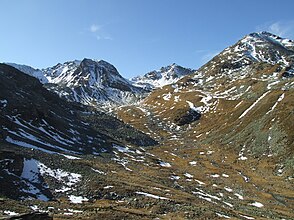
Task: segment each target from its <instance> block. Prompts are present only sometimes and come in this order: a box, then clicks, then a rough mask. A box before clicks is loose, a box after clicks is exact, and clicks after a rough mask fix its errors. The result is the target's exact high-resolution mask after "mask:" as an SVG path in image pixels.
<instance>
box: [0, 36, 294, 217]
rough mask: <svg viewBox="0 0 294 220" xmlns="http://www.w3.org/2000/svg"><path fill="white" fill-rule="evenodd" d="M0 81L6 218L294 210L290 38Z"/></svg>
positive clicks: (17, 73)
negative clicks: (130, 71) (196, 61)
mask: <svg viewBox="0 0 294 220" xmlns="http://www.w3.org/2000/svg"><path fill="white" fill-rule="evenodd" d="M0 78H1V80H0V110H1V112H0V122H1V127H0V145H1V151H0V167H1V170H0V173H1V178H0V186H1V187H0V188H1V191H0V196H1V201H0V202H1V204H2V205H1V206H2V207H1V209H0V211H1V213H0V214H1V215H3V216H4V217H7V216H13V215H16V216H18V217H20V218H21V217H22V216H23V215H28V216H31V217H33V216H38V215H39V216H42V218H47V219H51V218H57V219H58V218H69V217H70V218H77V219H83V218H90V219H97V218H107V219H225V218H232V219H293V218H294V214H293V207H294V194H293V193H294V192H293V187H294V185H293V179H294V134H293V123H292V121H293V120H294V114H293V106H294V101H293V100H294V92H293V91H294V81H293V80H294V42H293V41H292V40H289V39H285V38H281V37H279V36H276V35H274V34H271V33H268V32H259V33H251V34H248V35H246V36H244V37H243V38H242V39H241V40H239V41H238V42H237V43H236V44H234V45H232V46H229V47H227V48H225V49H224V50H223V51H222V52H221V53H219V54H218V55H216V56H215V57H214V58H212V59H211V60H210V61H209V62H207V63H206V64H204V65H203V66H202V67H200V68H199V69H198V70H192V69H189V68H184V67H181V66H178V65H176V64H172V65H170V66H167V67H162V68H161V69H160V70H155V71H151V72H149V73H146V74H144V75H142V76H138V77H134V78H132V79H130V80H127V79H125V78H123V77H122V76H121V75H120V74H119V72H118V71H117V69H116V68H115V67H114V66H113V65H112V64H110V63H108V62H106V61H103V60H92V59H86V58H85V59H83V60H82V61H77V60H76V61H69V62H65V63H63V64H57V65H55V66H53V67H49V68H46V69H42V70H38V69H34V68H32V67H29V66H25V65H18V64H11V63H8V64H0Z"/></svg>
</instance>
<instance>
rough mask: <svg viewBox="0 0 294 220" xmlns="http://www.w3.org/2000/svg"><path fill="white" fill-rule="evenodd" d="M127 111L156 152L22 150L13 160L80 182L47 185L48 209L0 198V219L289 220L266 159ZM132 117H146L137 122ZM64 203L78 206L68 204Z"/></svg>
mask: <svg viewBox="0 0 294 220" xmlns="http://www.w3.org/2000/svg"><path fill="white" fill-rule="evenodd" d="M132 108H133V109H132ZM132 108H129V109H131V110H129V111H124V112H130V111H134V112H133V113H132V115H133V119H131V118H130V115H129V114H128V117H125V120H127V119H128V120H129V123H131V122H133V126H135V127H136V126H137V127H138V128H140V129H141V130H145V131H147V130H148V131H149V132H150V135H151V136H152V137H154V138H155V139H157V140H158V141H160V145H159V146H155V147H147V148H135V147H131V146H128V147H126V146H117V147H116V148H114V150H113V154H106V153H105V155H103V154H102V155H100V156H80V155H78V156H77V155H75V156H76V157H78V158H80V159H77V158H71V159H68V158H66V157H63V156H60V155H51V154H44V153H41V152H38V151H33V152H32V151H30V150H26V149H22V150H20V151H19V152H18V153H19V154H20V155H23V157H25V158H43V159H42V161H41V162H43V163H44V164H45V165H47V166H49V167H52V168H54V167H59V168H61V169H63V170H66V171H69V172H74V173H78V174H81V176H82V178H81V181H80V182H78V183H77V184H76V186H75V187H72V188H71V189H70V190H69V191H65V192H57V191H56V188H60V185H54V184H56V183H53V182H50V180H48V181H47V183H48V185H49V187H50V188H52V189H53V190H52V193H53V195H54V200H53V201H50V202H43V201H38V200H34V199H33V200H24V201H22V202H16V201H14V200H11V199H9V198H2V199H1V201H0V203H1V210H2V216H7V215H8V214H17V213H19V214H21V213H28V212H33V211H38V212H47V213H49V216H50V217H53V218H54V219H67V218H68V219H73V218H74V219H97V218H106V219H225V218H231V219H293V218H294V212H293V208H294V191H293V179H291V177H289V175H287V174H286V173H279V171H276V163H275V161H273V159H271V157H268V158H267V159H262V160H259V159H256V158H254V157H250V158H247V159H246V160H245V158H242V156H240V155H239V154H238V153H236V152H235V151H233V150H232V149H229V148H225V147H224V148H222V147H221V146H217V145H216V146H214V145H205V143H203V142H201V138H200V137H199V138H198V139H197V138H194V139H192V138H191V135H192V134H193V133H194V131H193V129H192V128H191V127H189V126H186V127H185V128H182V129H178V128H177V127H173V126H172V125H171V124H168V123H164V122H162V123H155V122H156V121H157V119H158V118H157V117H156V116H154V113H152V111H151V110H150V109H149V110H147V108H145V109H141V110H138V108H135V107H132ZM135 110H136V112H137V113H138V114H139V113H140V114H147V115H148V116H147V117H141V118H140V116H139V117H138V115H137V114H136V113H135ZM121 116H123V113H122V112H121ZM131 124H132V123H131ZM243 157H244V156H243ZM56 161H58V162H56ZM54 189H55V191H54ZM71 196H76V197H79V196H80V197H81V198H83V199H85V201H83V202H81V203H74V201H75V200H71V199H70V197H71ZM86 200H87V201H86ZM9 212H14V213H9Z"/></svg>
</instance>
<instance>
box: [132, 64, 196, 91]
mask: <svg viewBox="0 0 294 220" xmlns="http://www.w3.org/2000/svg"><path fill="white" fill-rule="evenodd" d="M193 72H195V70H192V69H189V68H184V67H182V66H179V65H177V64H175V63H173V64H172V65H169V66H166V67H162V68H160V70H154V71H151V72H149V73H146V74H144V75H143V76H137V77H133V78H131V82H133V84H134V85H136V86H139V87H143V88H146V89H154V88H159V87H162V86H165V85H169V84H172V83H175V82H177V81H178V80H179V79H181V78H182V77H184V76H186V75H189V74H192V73H193Z"/></svg>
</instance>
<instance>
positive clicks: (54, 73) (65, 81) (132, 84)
mask: <svg viewBox="0 0 294 220" xmlns="http://www.w3.org/2000/svg"><path fill="white" fill-rule="evenodd" d="M8 65H11V66H13V67H15V68H17V69H19V70H20V71H22V72H24V73H26V74H28V75H31V76H34V77H36V78H38V79H39V81H40V82H41V83H42V84H45V87H46V88H47V89H49V90H51V91H53V92H55V93H57V94H59V96H60V97H64V98H66V99H67V100H70V101H75V102H80V103H82V104H86V105H97V104H103V105H104V106H110V105H113V104H115V105H121V104H128V103H133V102H136V101H138V100H140V99H142V98H143V97H145V96H146V94H147V93H149V92H150V91H151V90H152V89H154V88H158V87H161V86H164V85H168V84H171V83H175V82H176V81H178V80H179V79H180V78H182V77H183V76H185V75H188V74H191V73H193V72H194V71H193V70H191V69H187V68H184V67H181V66H179V65H176V64H172V65H170V66H167V67H162V68H161V69H160V70H159V71H152V72H149V73H147V74H145V75H144V76H138V77H134V78H132V79H131V80H130V81H129V80H127V79H125V78H123V77H122V76H121V75H120V74H119V72H118V71H117V69H116V68H115V67H114V66H113V65H112V64H110V63H108V62H106V61H104V60H92V59H87V58H85V59H83V60H82V61H80V60H74V61H67V62H65V63H62V64H61V63H58V64H57V65H55V66H53V67H48V68H45V69H42V70H39V69H34V68H32V67H30V66H25V65H18V64H13V63H12V64H11V63H9V64H8Z"/></svg>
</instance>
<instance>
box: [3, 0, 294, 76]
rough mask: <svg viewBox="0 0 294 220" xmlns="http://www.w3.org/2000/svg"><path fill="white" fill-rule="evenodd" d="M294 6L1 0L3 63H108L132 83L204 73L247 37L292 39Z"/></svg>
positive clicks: (271, 0)
mask: <svg viewBox="0 0 294 220" xmlns="http://www.w3.org/2000/svg"><path fill="white" fill-rule="evenodd" d="M293 8H294V1H293V0H246V1H245V0H244V1H242V0H0V22H1V26H0V28H1V32H0V62H15V63H20V64H27V65H30V66H33V67H35V68H44V67H49V66H53V65H55V64H57V63H59V62H60V63H62V62H65V61H68V60H74V59H82V58H84V57H87V58H92V59H103V60H106V61H108V62H110V63H112V64H113V65H114V66H115V67H116V68H117V69H118V70H119V72H120V73H121V74H122V75H123V76H124V77H126V78H129V77H132V76H136V75H141V74H144V73H146V72H149V71H151V70H154V69H159V68H160V67H162V66H166V65H169V64H172V63H177V64H179V65H182V66H184V67H190V68H198V67H200V66H201V65H202V64H204V63H205V62H206V61H208V60H209V59H210V58H212V56H213V55H215V54H217V53H218V52H220V51H222V50H223V49H224V48H225V47H227V46H229V45H231V44H234V43H235V42H236V41H237V40H239V39H240V38H242V37H243V36H244V35H246V34H249V33H251V32H256V31H262V30H266V31H270V32H272V33H276V34H279V35H281V36H282V37H288V38H290V39H294V13H293Z"/></svg>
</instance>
